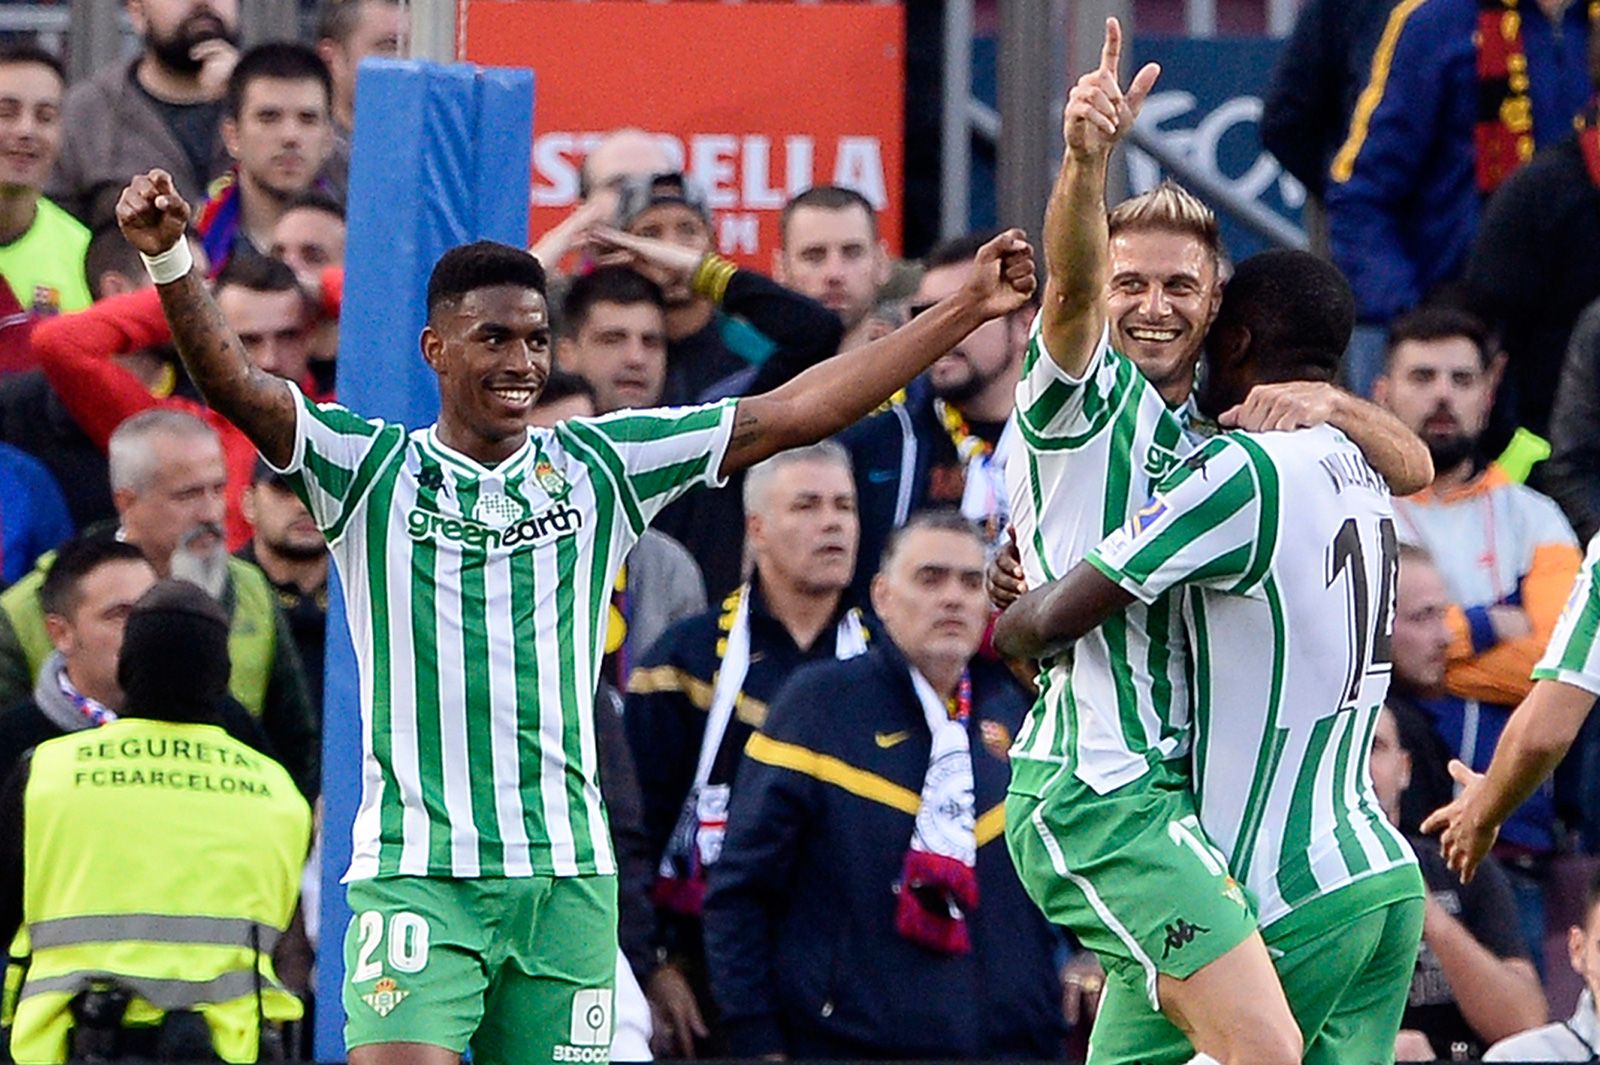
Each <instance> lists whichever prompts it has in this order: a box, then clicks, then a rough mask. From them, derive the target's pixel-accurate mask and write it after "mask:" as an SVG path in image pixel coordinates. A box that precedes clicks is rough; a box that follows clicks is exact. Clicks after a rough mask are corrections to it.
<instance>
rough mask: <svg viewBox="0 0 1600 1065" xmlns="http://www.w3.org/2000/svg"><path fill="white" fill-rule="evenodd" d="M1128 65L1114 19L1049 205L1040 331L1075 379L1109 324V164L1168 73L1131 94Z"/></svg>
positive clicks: (1082, 88)
mask: <svg viewBox="0 0 1600 1065" xmlns="http://www.w3.org/2000/svg"><path fill="white" fill-rule="evenodd" d="M1121 60H1122V27H1121V25H1120V24H1119V23H1118V22H1117V20H1116V19H1107V20H1106V39H1105V44H1104V46H1103V47H1102V48H1101V50H1100V66H1099V68H1098V69H1096V70H1094V71H1091V72H1090V73H1088V74H1085V75H1084V76H1083V77H1081V78H1079V79H1078V83H1077V84H1076V85H1074V86H1073V87H1072V92H1071V93H1070V94H1069V95H1068V97H1067V107H1066V111H1065V113H1064V114H1063V116H1062V127H1063V130H1062V131H1063V134H1064V136H1065V139H1066V145H1067V150H1066V154H1065V155H1063V156H1062V159H1061V171H1060V173H1059V174H1057V176H1056V184H1055V188H1054V190H1052V192H1051V193H1050V202H1049V204H1048V205H1047V206H1046V207H1045V214H1044V254H1045V263H1046V265H1047V266H1048V267H1049V275H1050V276H1049V279H1048V280H1047V281H1046V282H1045V286H1044V305H1043V320H1042V323H1041V329H1042V331H1043V333H1044V341H1045V346H1046V347H1047V348H1048V350H1049V352H1050V357H1051V358H1052V359H1054V360H1055V363H1056V365H1057V366H1059V367H1061V369H1062V371H1063V372H1065V373H1067V374H1068V375H1069V376H1071V377H1074V378H1077V377H1082V376H1083V374H1084V371H1085V370H1086V369H1087V368H1088V366H1089V360H1090V358H1091V357H1092V356H1093V355H1094V350H1095V345H1096V344H1098V343H1099V341H1100V333H1101V330H1102V329H1103V328H1104V327H1105V320H1106V316H1105V304H1104V299H1105V290H1106V280H1107V278H1106V271H1107V269H1109V266H1108V263H1109V258H1110V257H1109V248H1108V244H1109V243H1110V235H1109V232H1108V230H1107V229H1106V165H1107V162H1108V160H1109V159H1110V158H1111V149H1112V148H1114V147H1116V144H1117V141H1118V140H1120V139H1121V138H1122V137H1123V136H1124V135H1125V134H1126V133H1127V132H1128V130H1130V129H1132V128H1133V122H1134V119H1135V118H1137V117H1138V115H1139V108H1140V107H1142V106H1143V105H1144V99H1145V97H1146V96H1148V95H1149V93H1150V89H1151V87H1152V86H1154V85H1155V82H1156V77H1157V76H1158V75H1159V74H1160V73H1161V68H1160V67H1158V66H1156V65H1155V64H1154V63H1150V64H1147V65H1146V66H1145V67H1144V68H1143V69H1142V70H1140V71H1139V73H1138V75H1137V76H1136V77H1135V78H1134V79H1133V84H1132V85H1130V86H1128V91H1127V93H1126V94H1124V93H1123V91H1122V88H1121V87H1120V86H1119V85H1118V84H1117V66H1118V64H1119V63H1120V62H1121Z"/></svg>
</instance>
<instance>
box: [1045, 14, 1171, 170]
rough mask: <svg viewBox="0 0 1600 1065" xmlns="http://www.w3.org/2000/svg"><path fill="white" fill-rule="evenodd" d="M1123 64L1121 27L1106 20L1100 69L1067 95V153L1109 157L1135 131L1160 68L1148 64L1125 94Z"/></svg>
mask: <svg viewBox="0 0 1600 1065" xmlns="http://www.w3.org/2000/svg"><path fill="white" fill-rule="evenodd" d="M1121 64H1122V24H1121V23H1119V22H1118V21H1117V20H1116V19H1114V18H1108V19H1106V39H1105V43H1104V44H1103V45H1101V48H1100V65H1099V66H1098V67H1096V68H1095V69H1094V70H1091V71H1090V72H1089V73H1087V74H1085V75H1084V76H1083V77H1081V78H1079V79H1078V83H1077V84H1076V85H1074V86H1073V87H1072V91H1071V92H1069V93H1068V94H1067V106H1066V110H1065V112H1064V113H1063V115H1062V119H1061V128H1062V134H1063V136H1064V137H1065V138H1066V142H1067V150H1068V151H1069V152H1071V153H1073V154H1074V155H1077V156H1079V157H1080V158H1092V157H1094V156H1098V155H1105V154H1108V153H1109V152H1110V151H1111V149H1112V147H1114V146H1115V145H1116V143H1117V141H1119V140H1121V139H1122V138H1123V137H1124V136H1126V135H1127V132H1128V131H1129V130H1130V129H1132V128H1133V123H1134V120H1135V119H1137V118H1138V117H1139V109H1140V108H1142V107H1143V106H1144V101H1145V97H1147V96H1149V95H1150V90H1151V88H1153V87H1154V86H1155V83H1156V78H1157V77H1159V76H1160V75H1161V68H1160V67H1159V66H1157V65H1156V64H1155V63H1146V64H1145V65H1144V67H1143V68H1141V69H1140V71H1139V73H1138V74H1136V75H1134V78H1133V82H1132V84H1130V85H1129V86H1128V89H1127V91H1126V92H1124V91H1123V89H1122V86H1121V83H1120V82H1118V80H1117V69H1118V67H1119V66H1121Z"/></svg>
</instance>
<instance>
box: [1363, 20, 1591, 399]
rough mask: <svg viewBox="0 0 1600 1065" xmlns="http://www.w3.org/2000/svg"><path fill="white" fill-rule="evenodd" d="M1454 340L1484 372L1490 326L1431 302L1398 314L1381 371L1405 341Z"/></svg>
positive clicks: (1490, 353) (1491, 349) (1491, 340)
mask: <svg viewBox="0 0 1600 1065" xmlns="http://www.w3.org/2000/svg"><path fill="white" fill-rule="evenodd" d="M1597 36H1600V35H1597ZM1456 337H1461V338H1463V339H1465V340H1470V341H1472V346H1473V347H1475V348H1477V349H1478V366H1479V367H1480V368H1482V369H1487V368H1488V366H1489V363H1490V361H1491V360H1492V359H1493V358H1494V352H1495V340H1494V331H1493V330H1492V329H1490V328H1489V324H1488V323H1487V322H1485V321H1484V320H1483V319H1482V318H1479V317H1478V316H1477V315H1475V314H1473V313H1472V312H1471V311H1467V310H1463V309H1462V308H1460V307H1452V306H1449V305H1445V304H1433V303H1430V304H1424V305H1423V306H1421V307H1418V308H1417V309H1415V310H1413V311H1410V312H1408V313H1406V314H1403V315H1401V316H1400V317H1399V318H1396V319H1395V320H1394V324H1392V325H1390V326H1389V343H1388V346H1387V348H1386V349H1385V351H1384V356H1383V365H1384V369H1386V370H1387V369H1388V368H1389V367H1390V366H1392V365H1393V363H1394V352H1395V349H1396V348H1398V347H1399V346H1400V345H1401V344H1404V343H1405V342H1406V341H1408V340H1413V341H1429V340H1453V339H1455V338H1456Z"/></svg>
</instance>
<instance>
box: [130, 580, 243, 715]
mask: <svg viewBox="0 0 1600 1065" xmlns="http://www.w3.org/2000/svg"><path fill="white" fill-rule="evenodd" d="M231 672H232V666H231V664H230V662H229V659H228V616H227V614H225V613H223V610H222V607H221V606H220V605H219V604H218V603H217V601H216V600H215V599H213V598H211V597H210V596H209V595H207V594H206V593H205V592H204V591H202V590H201V589H200V588H199V587H198V586H196V585H193V584H190V583H189V582H188V581H180V580H164V581H158V582H156V584H155V585H154V586H153V587H151V589H150V590H149V591H147V592H145V593H144V595H142V596H140V597H139V601H138V602H136V603H135V604H134V605H133V611H132V612H131V613H130V614H129V615H128V623H127V627H126V628H125V629H124V630H123V634H122V654H121V656H120V657H119V658H118V660H117V683H118V684H120V685H122V691H123V694H124V695H125V696H127V713H128V715H129V716H130V717H149V718H156V719H158V720H162V721H205V722H212V721H215V720H216V719H217V714H218V706H219V704H220V703H221V701H222V699H223V697H224V696H225V695H226V694H227V691H228V676H229V674H230V673H231Z"/></svg>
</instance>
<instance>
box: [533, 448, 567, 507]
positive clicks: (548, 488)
mask: <svg viewBox="0 0 1600 1065" xmlns="http://www.w3.org/2000/svg"><path fill="white" fill-rule="evenodd" d="M533 479H534V480H535V481H538V482H539V487H540V488H543V489H544V491H545V495H547V496H549V497H550V498H551V499H560V498H562V497H563V496H565V495H566V494H567V491H568V490H569V489H570V488H571V487H572V486H571V485H569V484H567V479H566V478H565V477H563V476H562V475H561V471H560V470H558V469H556V468H555V467H554V466H552V465H551V464H550V460H549V459H547V458H543V457H541V458H540V459H539V461H538V462H535V463H534V464H533Z"/></svg>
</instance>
